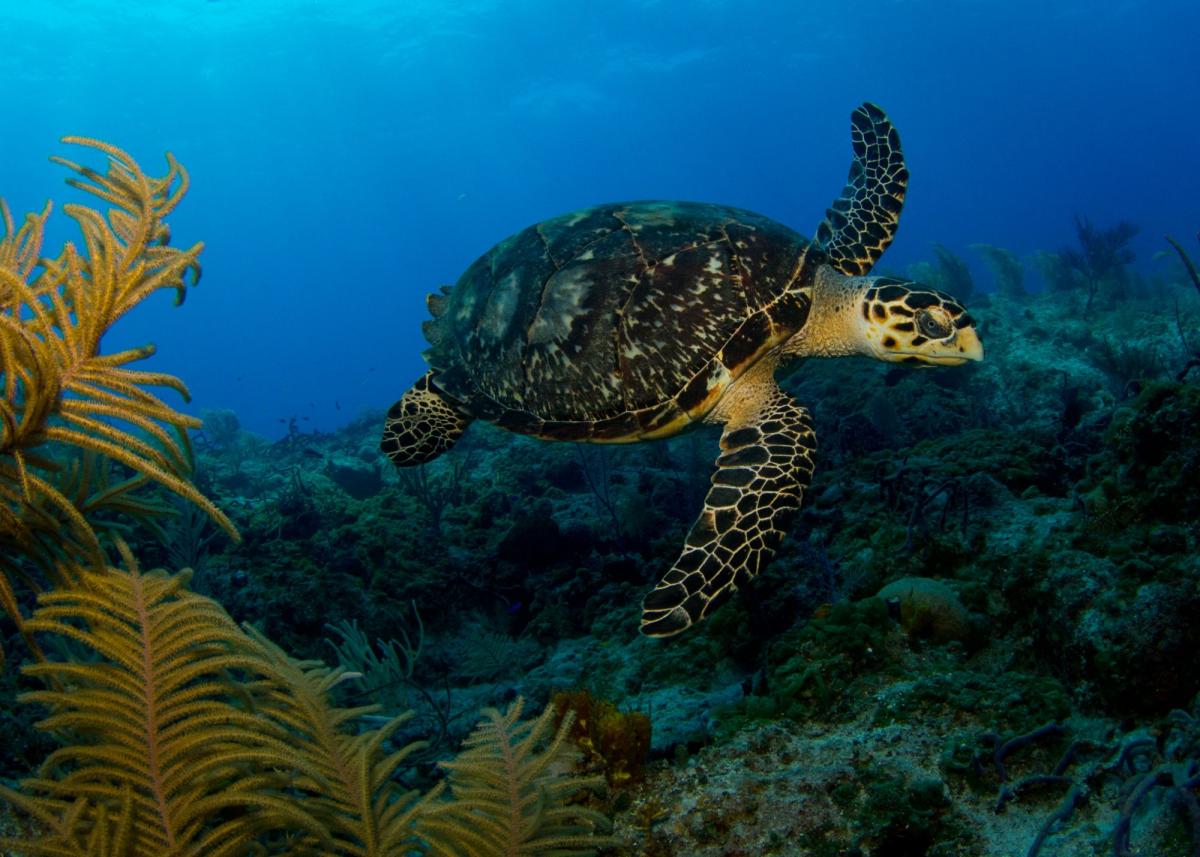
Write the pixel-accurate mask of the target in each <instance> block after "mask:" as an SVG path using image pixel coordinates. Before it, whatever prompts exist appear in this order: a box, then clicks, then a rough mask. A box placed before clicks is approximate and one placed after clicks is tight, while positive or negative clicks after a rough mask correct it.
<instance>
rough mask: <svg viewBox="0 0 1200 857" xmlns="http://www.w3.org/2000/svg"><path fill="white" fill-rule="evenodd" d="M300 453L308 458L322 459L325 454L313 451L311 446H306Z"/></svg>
mask: <svg viewBox="0 0 1200 857" xmlns="http://www.w3.org/2000/svg"><path fill="white" fill-rule="evenodd" d="M302 452H303V453H304V454H305V455H307V456H308V457H309V458H324V457H325V453H323V452H319V451H317V450H315V449H313V448H312V447H311V446H306V447H305V448H304V449H303V450H302Z"/></svg>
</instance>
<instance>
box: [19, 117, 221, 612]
mask: <svg viewBox="0 0 1200 857" xmlns="http://www.w3.org/2000/svg"><path fill="white" fill-rule="evenodd" d="M64 141H65V142H67V143H74V144H78V145H81V146H85V147H87V148H90V149H94V150H97V151H99V152H102V153H104V154H105V155H107V157H108V169H107V171H106V172H104V173H101V172H98V171H96V170H94V169H92V168H90V167H86V166H82V165H80V164H76V163H74V162H72V161H68V160H65V159H62V158H55V159H54V160H55V161H56V162H58V163H61V164H63V165H64V166H66V167H68V168H69V169H70V170H72V171H73V172H74V173H75V174H76V175H75V177H72V178H71V179H68V183H69V184H71V185H73V186H74V187H77V188H79V189H81V190H84V191H87V192H88V193H90V194H92V195H93V196H95V197H97V198H98V199H99V200H101V201H102V202H103V203H105V204H106V205H108V206H110V208H109V209H108V212H107V214H102V213H101V212H99V211H97V210H96V209H93V208H89V207H88V206H84V205H67V206H64V210H65V211H66V213H67V214H68V215H69V216H71V217H72V218H73V219H74V220H75V221H76V222H77V223H78V224H79V227H80V230H81V232H82V237H83V251H82V252H80V250H78V249H77V248H76V247H75V245H74V244H73V243H71V242H67V243H66V245H65V246H64V247H63V249H62V252H61V253H60V254H59V255H58V256H57V257H55V258H44V257H42V256H41V251H42V241H43V236H44V232H45V226H46V221H47V219H48V218H49V216H50V212H51V206H50V204H47V205H46V207H45V208H44V209H43V210H42V211H41V212H40V213H37V214H29V215H27V216H26V217H25V220H24V222H22V223H21V225H20V226H17V225H16V224H15V222H14V220H13V217H12V214H11V212H10V211H9V209H8V207H7V205H4V204H3V202H2V201H0V216H2V218H3V224H4V231H3V234H2V236H0V608H2V609H3V610H4V612H5V613H7V614H8V615H9V616H10V617H12V619H13V620H14V621H16V622H18V624H19V623H20V613H19V610H18V608H17V600H16V594H15V590H14V582H13V581H14V578H16V577H17V576H19V575H20V574H21V571H22V570H21V568H20V567H19V565H18V564H17V563H16V562H15V561H14V560H13V556H25V557H27V558H29V559H30V560H32V561H33V562H34V563H36V564H37V565H38V566H39V567H40V568H41V569H42V570H43V572H44V573H45V574H47V575H48V576H49V578H50V579H51V580H52V581H53V582H56V583H63V582H69V581H70V579H71V577H72V572H71V569H72V568H73V567H75V566H76V565H80V564H81V565H84V566H87V567H91V568H94V569H99V568H103V567H104V564H105V562H106V557H105V555H104V551H103V550H102V548H101V544H100V540H99V538H98V537H97V535H96V532H95V530H94V529H93V528H92V526H91V525H90V524H89V522H88V519H87V516H86V515H85V510H87V511H94V510H95V509H96V508H98V507H101V506H106V505H107V506H109V507H122V506H124V507H125V508H126V509H128V508H129V506H130V503H131V502H132V501H131V500H130V497H129V495H130V493H131V492H133V491H134V490H135V489H137V488H138V487H140V486H141V485H142V484H143V483H145V482H147V481H154V482H157V483H158V484H160V485H162V486H163V487H165V488H168V489H170V490H171V491H173V492H175V493H176V494H178V495H180V496H181V497H184V498H185V499H187V500H189V501H190V502H192V503H195V504H196V505H197V506H199V507H200V508H202V509H204V511H205V512H206V513H208V515H209V516H210V517H212V519H213V520H214V521H216V523H217V524H219V525H220V526H221V527H222V528H223V529H224V530H225V531H226V532H228V533H229V534H230V536H232V537H234V538H237V531H236V530H235V529H234V526H233V524H232V523H231V522H230V521H229V519H228V518H227V517H226V516H225V514H224V513H223V512H221V511H220V510H219V509H218V508H217V507H216V506H214V505H213V504H212V503H211V502H209V500H207V499H206V498H205V497H204V496H203V495H202V494H200V492H199V491H197V490H196V489H195V487H194V486H193V485H192V484H191V483H190V482H189V481H188V479H187V476H188V473H189V471H190V461H191V449H190V446H189V443H188V439H187V430H188V429H191V428H196V427H198V426H199V425H200V422H199V420H196V419H195V418H193V417H189V416H187V415H185V414H182V413H180V412H179V411H176V410H175V409H173V408H172V407H171V406H169V405H167V404H166V403H165V402H163V401H162V400H161V399H160V398H159V397H158V396H157V395H155V394H154V393H151V392H150V389H152V388H154V387H165V388H169V389H172V390H175V391H176V392H178V393H179V394H181V395H182V396H183V397H184V398H185V399H186V398H187V397H188V391H187V388H186V387H185V386H184V384H183V382H182V381H180V380H179V379H178V378H176V377H174V376H173V375H167V374H164V373H159V372H145V371H138V370H135V369H131V368H129V366H130V364H132V363H135V362H137V361H139V360H142V359H144V358H146V357H149V356H150V355H151V354H153V353H154V348H153V346H149V345H147V346H144V347H141V348H131V349H127V350H124V351H118V352H115V353H112V354H103V353H102V352H101V342H102V339H103V337H104V334H105V333H106V332H107V331H108V330H109V329H110V328H111V327H112V325H113V324H114V323H115V322H116V321H117V320H118V319H119V318H121V316H123V315H124V314H125V313H126V312H128V311H129V310H130V309H132V308H133V307H134V306H136V305H137V304H138V303H140V302H141V301H143V300H144V299H145V298H147V297H148V296H149V295H151V294H153V293H154V292H156V291H158V290H160V289H174V290H175V291H176V302H177V303H178V302H179V301H181V300H182V298H183V295H184V291H185V288H186V286H187V283H188V281H189V280H190V281H191V282H192V283H193V284H194V283H195V281H196V280H197V279H198V277H199V273H200V267H199V263H198V261H197V259H198V257H199V254H200V251H201V249H202V247H203V245H202V244H195V245H193V246H192V247H191V248H189V249H187V250H180V249H177V248H175V247H171V246H170V245H169V243H168V242H169V239H170V229H169V228H168V226H167V223H166V221H165V218H166V217H167V215H169V214H170V213H171V211H172V210H173V209H174V208H175V206H176V205H177V204H178V203H179V200H180V199H181V198H182V197H183V195H184V193H185V192H186V191H187V186H188V179H187V173H186V172H185V171H184V169H183V167H181V166H180V165H179V163H178V162H177V161H176V160H175V159H174V158H173V157H171V156H170V155H167V164H168V170H167V173H166V175H165V176H162V177H160V178H151V177H149V176H147V175H146V174H145V173H143V172H142V170H141V169H140V168H139V167H138V165H137V164H136V163H135V162H134V161H133V159H132V158H130V157H129V155H127V154H125V152H123V151H121V150H120V149H117V148H115V147H113V146H110V145H108V144H106V143H101V142H99V141H96V140H89V139H86V138H82V137H67V138H64ZM52 447H53V448H57V449H58V450H60V451H61V450H64V449H66V450H75V451H76V452H77V453H78V452H82V453H88V454H95V455H99V456H103V457H104V458H106V459H109V460H111V461H114V462H119V463H120V464H123V465H125V466H126V467H128V468H130V469H131V470H132V471H134V473H135V474H137V476H135V477H134V478H132V479H129V480H125V481H124V482H121V483H118V484H116V485H105V486H104V487H103V488H102V489H101V490H100V491H98V492H95V493H94V494H93V495H91V496H89V495H88V492H87V491H86V490H78V488H77V490H76V491H75V492H74V493H75V494H76V495H77V496H75V497H72V498H68V497H67V496H66V494H65V493H64V491H63V490H62V487H61V485H59V484H56V474H57V473H58V472H59V471H60V470H61V468H62V465H61V462H59V461H58V460H56V459H55V458H53V457H51V455H50V453H49V449H50V448H52ZM80 496H82V497H84V498H85V499H86V500H87V502H86V503H84V504H82V505H84V507H85V509H81V504H80V502H79V500H80Z"/></svg>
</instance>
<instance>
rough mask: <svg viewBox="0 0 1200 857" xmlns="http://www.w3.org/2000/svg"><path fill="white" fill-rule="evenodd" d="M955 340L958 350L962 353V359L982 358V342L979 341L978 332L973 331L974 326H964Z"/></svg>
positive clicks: (964, 360)
mask: <svg viewBox="0 0 1200 857" xmlns="http://www.w3.org/2000/svg"><path fill="white" fill-rule="evenodd" d="M955 339H956V340H957V342H956V344H957V345H958V350H959V351H960V352H961V353H962V356H963V358H964V359H963V360H962V361H960V362H966V361H967V360H982V359H983V343H982V342H980V341H979V334H978V333H976V332H975V328H974V326H972V327H964V328H963V329H962V330H960V331H959V332H958V336H957V337H955Z"/></svg>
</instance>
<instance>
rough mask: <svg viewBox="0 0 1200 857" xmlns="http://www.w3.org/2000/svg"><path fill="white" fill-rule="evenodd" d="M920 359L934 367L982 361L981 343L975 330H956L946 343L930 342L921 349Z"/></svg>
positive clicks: (969, 328) (971, 328) (965, 328)
mask: <svg viewBox="0 0 1200 857" xmlns="http://www.w3.org/2000/svg"><path fill="white" fill-rule="evenodd" d="M921 359H922V360H924V361H925V362H927V363H930V364H932V365H934V366H961V365H962V364H964V363H966V362H967V361H969V360H982V359H983V343H982V342H980V341H979V334H977V333H976V332H975V328H974V327H973V326H972V327H964V328H963V329H962V330H957V331H955V333H954V336H953V337H951V338H950V340H949V341H947V342H931V343H928V344H927V345H925V346H923V347H922V349H921Z"/></svg>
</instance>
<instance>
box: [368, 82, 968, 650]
mask: <svg viewBox="0 0 1200 857" xmlns="http://www.w3.org/2000/svg"><path fill="white" fill-rule="evenodd" d="M851 137H852V142H853V146H854V161H853V163H852V164H851V167H850V177H849V180H848V182H847V184H846V187H845V189H844V190H843V192H842V195H841V197H840V198H839V199H838V200H837V201H835V202H834V203H833V207H832V208H830V209H829V210H828V211H827V216H826V219H825V220H824V222H822V223H821V225H820V226H819V227H818V229H817V235H816V238H815V240H813V241H809V240H807V239H805V238H803V237H802V236H800V235H799V234H797V233H796V232H793V231H792V230H791V229H788V228H787V227H786V226H783V225H781V224H779V223H776V222H774V221H772V220H770V219H768V218H766V217H763V216H762V215H759V214H754V213H752V212H749V211H743V210H741V209H736V208H729V207H726V206H720V205H708V204H703V203H693V202H630V203H618V204H613V205H601V206H597V207H595V208H588V209H585V210H583V211H579V212H575V213H573V214H567V215H563V216H561V217H556V218H553V219H551V220H547V221H545V222H543V223H539V224H536V225H534V226H530V227H529V228H528V229H525V230H523V231H521V232H518V233H517V234H516V235H514V236H512V237H511V238H508V239H506V240H504V241H502V242H501V243H499V244H497V245H496V246H495V247H493V248H492V249H491V250H489V251H488V252H487V253H485V254H484V255H483V256H482V257H480V258H479V260H478V261H476V262H475V263H474V264H473V265H472V266H471V267H470V268H468V269H467V271H466V273H464V274H463V275H462V278H461V279H459V281H458V284H457V285H455V286H454V287H453V288H446V289H443V290H442V293H441V294H434V295H430V297H429V309H430V312H431V313H432V315H433V319H432V320H431V321H428V322H426V323H425V326H424V330H425V335H426V337H427V338H428V340H429V342H430V348H429V349H428V350H427V351H426V352H425V357H426V359H427V361H428V362H429V365H430V367H431V368H430V370H429V372H427V373H426V374H425V375H424V376H423V377H422V378H421V379H420V380H418V381H417V383H416V384H414V385H413V387H412V389H410V390H409V391H408V392H407V393H405V394H404V396H403V397H402V398H401V399H400V400H399V401H398V402H396V404H395V405H393V406H392V408H391V410H390V411H389V412H388V417H387V423H386V425H385V427H384V433H383V441H382V444H381V448H382V450H383V451H384V452H385V453H386V454H387V455H388V456H389V457H390V458H391V460H392V461H393V462H395V464H396V465H397V466H400V467H407V466H411V465H416V464H421V463H423V462H426V461H429V460H431V459H433V458H435V457H436V456H438V455H440V454H441V453H443V452H445V451H446V450H447V449H449V448H450V447H451V446H452V445H453V444H454V442H455V441H456V440H457V439H458V438H459V437H460V436H461V435H462V433H463V431H464V430H465V429H466V428H467V426H468V425H469V424H470V423H471V421H472V420H476V419H483V420H488V421H490V422H493V423H495V424H496V425H498V426H502V427H503V428H507V429H510V430H512V431H516V432H521V433H522V434H528V435H533V436H535V437H540V438H547V439H551V440H570V441H586V442H591V443H629V442H633V441H639V440H649V439H652V438H660V437H669V436H671V435H674V434H678V433H679V432H682V431H685V430H687V429H688V428H690V427H692V426H695V425H697V424H699V423H721V424H723V425H724V427H725V428H724V433H723V434H722V436H721V455H720V457H718V458H717V469H716V472H715V473H714V474H713V477H712V487H711V488H710V489H709V491H708V495H707V496H706V498H705V501H704V510H703V511H702V512H701V514H700V517H699V518H698V519H697V520H696V523H695V524H694V525H693V526H692V529H691V532H690V533H689V534H688V537H687V541H686V543H685V544H684V546H683V550H682V552H681V553H680V556H679V559H678V560H676V562H675V564H674V565H673V566H672V567H671V569H670V570H669V571H668V572H667V573H666V574H665V575H664V576H663V577H662V579H661V581H660V582H659V584H658V586H657V587H655V589H654V590H653V591H652V592H651V593H650V594H649V595H647V596H646V599H645V600H644V602H643V604H642V606H643V611H644V612H643V616H642V631H643V632H644V633H646V634H649V635H652V636H667V635H670V634H675V633H678V632H679V631H682V630H684V629H685V628H687V627H689V626H690V625H692V624H693V623H695V622H698V621H699V620H700V619H702V618H704V617H705V616H706V615H707V614H708V613H710V612H711V611H712V609H713V608H714V607H715V606H716V605H717V603H718V602H719V601H720V600H722V598H723V597H724V596H727V595H728V594H729V593H731V592H732V591H734V590H735V589H736V588H737V586H738V585H739V584H740V583H742V582H744V581H745V580H748V579H749V578H751V577H753V576H754V575H756V574H757V573H758V572H759V571H760V570H762V568H763V567H764V565H765V564H766V563H767V561H768V560H769V559H770V558H771V556H772V554H774V552H775V549H776V548H777V547H778V545H779V542H780V540H781V539H782V538H783V536H784V535H785V533H786V531H787V527H788V524H789V522H790V521H791V519H792V518H793V516H794V513H795V512H796V510H797V509H798V508H799V507H800V501H801V497H802V495H803V493H804V490H805V488H806V487H807V486H808V483H809V480H810V478H811V477H812V471H813V454H814V452H815V449H816V438H815V436H814V434H813V429H812V423H811V421H810V420H809V416H808V412H807V411H806V410H805V409H804V408H802V407H800V406H799V405H798V404H797V403H796V402H795V401H793V400H792V398H791V397H790V396H788V395H787V394H786V393H784V392H783V391H782V390H780V389H779V387H778V385H777V384H776V383H775V379H774V375H775V370H776V369H777V368H778V367H779V366H780V364H781V363H784V362H786V361H789V360H792V359H794V358H798V357H810V356H819V357H835V356H841V355H853V354H861V355H868V356H871V357H875V358H878V359H880V360H887V361H891V362H904V363H919V364H926V365H942V366H951V365H957V364H961V363H965V362H966V361H968V360H979V359H981V358H982V357H983V349H982V346H981V345H980V342H979V339H978V338H977V336H976V334H975V327H974V322H973V321H972V320H971V317H970V316H968V315H967V313H966V311H965V310H964V309H963V307H962V306H960V305H959V304H958V303H957V302H956V301H955V300H954V299H953V298H951V297H950V296H949V295H945V294H942V293H940V292H936V291H933V290H931V289H927V288H923V287H921V286H919V285H917V284H915V283H911V282H908V281H904V280H897V279H893V278H889V277H866V276H864V275H865V274H867V272H868V271H870V269H871V267H872V266H873V265H874V264H875V262H876V261H877V260H878V259H879V257H880V256H881V255H882V253H883V251H884V250H885V249H886V248H887V246H888V245H889V244H890V243H891V241H892V238H893V236H894V235H895V232H896V225H897V223H898V220H899V216H900V209H901V206H902V204H903V201H904V192H905V185H906V182H907V180H908V171H907V170H906V169H905V166H904V159H903V156H902V154H901V151H900V138H899V136H898V135H897V133H896V130H895V128H893V127H892V124H891V122H890V121H889V120H888V118H887V116H886V115H885V114H884V113H883V111H882V110H880V109H879V108H878V107H876V106H875V105H873V104H863V105H862V106H861V107H859V108H858V109H857V110H855V111H854V113H853V114H852V115H851Z"/></svg>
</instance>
